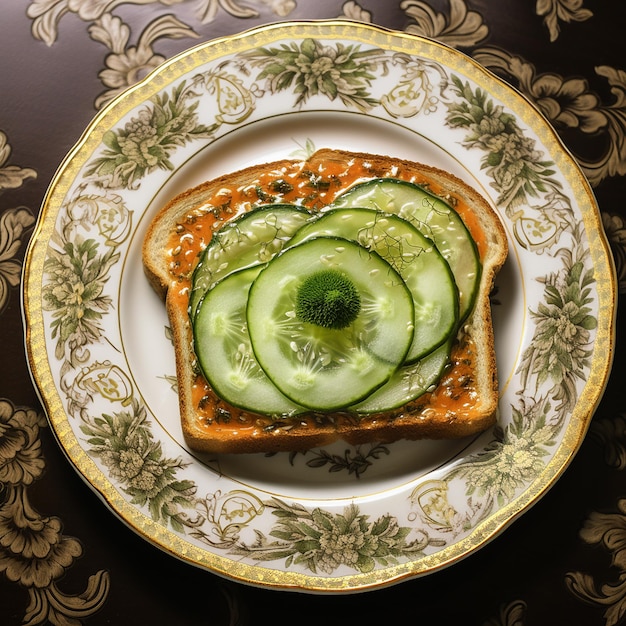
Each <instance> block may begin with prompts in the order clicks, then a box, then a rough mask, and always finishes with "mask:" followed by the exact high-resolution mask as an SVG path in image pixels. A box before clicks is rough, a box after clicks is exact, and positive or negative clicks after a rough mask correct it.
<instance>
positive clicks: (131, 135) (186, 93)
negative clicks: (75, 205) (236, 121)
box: [86, 81, 217, 189]
mask: <svg viewBox="0 0 626 626" xmlns="http://www.w3.org/2000/svg"><path fill="white" fill-rule="evenodd" d="M196 95H197V94H195V92H194V91H193V90H191V89H187V88H186V83H185V82H184V81H183V82H181V83H180V84H179V85H178V86H177V87H176V88H175V89H174V90H173V91H172V93H171V95H169V94H168V93H163V94H158V95H157V96H155V97H154V98H153V99H152V101H151V106H148V105H146V106H145V107H144V108H143V109H141V110H140V111H139V112H138V114H137V115H136V116H135V117H133V118H132V119H131V121H130V122H128V123H127V124H126V125H125V126H124V128H120V129H118V130H115V131H113V130H109V131H107V132H106V133H105V134H104V136H103V139H102V141H103V142H104V144H105V146H106V149H105V150H104V152H103V155H102V156H101V157H98V158H97V159H94V161H93V162H92V163H91V164H90V165H89V167H88V168H87V170H86V173H87V174H88V175H90V176H91V175H96V176H97V177H98V183H99V184H100V185H101V186H103V187H109V188H130V189H133V188H136V187H137V186H138V182H139V181H140V179H141V178H143V177H144V176H145V175H146V174H149V173H150V172H152V171H154V170H156V169H162V170H173V169H174V166H173V164H172V162H171V161H170V156H171V155H172V153H173V152H174V151H175V150H176V149H177V148H178V147H180V146H184V145H185V144H186V143H188V142H189V141H191V140H193V139H199V138H202V137H210V136H211V135H212V133H213V132H214V130H215V128H216V127H217V125H215V124H214V125H213V126H205V125H204V124H199V123H198V115H197V113H196V110H197V108H198V102H191V103H190V102H189V100H190V98H191V97H192V96H196Z"/></svg>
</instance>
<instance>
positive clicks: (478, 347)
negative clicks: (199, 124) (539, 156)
mask: <svg viewBox="0 0 626 626" xmlns="http://www.w3.org/2000/svg"><path fill="white" fill-rule="evenodd" d="M351 168H352V169H354V168H357V169H358V172H359V176H360V177H361V179H367V178H370V179H371V178H378V177H394V178H401V179H404V180H409V181H411V182H415V183H418V184H422V185H426V186H428V187H429V189H430V190H431V192H433V193H435V194H436V195H440V196H442V197H443V198H444V199H446V200H448V201H449V202H450V203H451V204H452V205H453V206H455V205H456V208H457V210H458V211H459V213H460V215H461V217H462V218H463V219H464V221H465V222H466V225H467V226H468V228H469V230H470V232H471V233H472V235H475V238H476V239H477V240H479V242H480V245H479V246H478V247H479V252H480V256H481V262H482V275H481V282H480V287H479V292H478V294H477V297H476V302H475V305H474V309H473V311H472V313H471V314H470V316H469V318H468V319H467V320H466V322H465V324H464V327H463V329H462V330H461V331H460V332H459V336H458V339H457V343H456V345H455V347H454V348H453V353H452V365H451V366H450V368H449V369H448V370H447V372H446V373H445V374H444V376H443V378H442V379H441V381H440V383H439V385H438V386H437V388H436V389H435V390H434V391H433V392H429V393H427V394H425V395H424V396H421V397H420V398H418V399H417V400H415V401H414V402H412V403H410V404H409V405H407V406H405V407H402V409H400V410H396V411H393V412H389V413H386V414H381V415H374V416H365V417H356V416H353V415H348V414H340V413H336V414H332V415H305V416H298V417H294V418H288V419H281V420H275V421H272V420H271V419H270V418H268V417H264V416H261V415H256V414H252V413H248V412H244V411H241V410H238V409H236V408H235V407H232V406H230V405H228V404H227V403H225V402H223V401H222V400H221V399H219V398H218V397H217V396H215V394H213V393H212V392H211V390H210V389H207V388H205V390H204V400H205V402H203V404H206V406H204V407H203V408H202V410H199V406H198V405H199V401H198V390H197V387H198V381H199V378H200V379H201V380H200V384H202V385H204V386H206V381H204V379H202V378H201V377H199V376H198V371H197V367H196V359H195V355H194V353H193V339H192V330H191V325H190V322H189V317H188V315H187V309H186V306H184V305H183V303H184V298H182V299H181V296H180V294H181V290H180V289H179V288H178V286H179V285H180V283H181V281H182V282H184V281H185V280H188V279H189V276H188V274H189V270H188V269H185V267H183V268H182V269H181V268H179V267H178V266H177V263H176V262H175V261H174V258H173V254H172V240H173V235H174V234H175V233H176V232H177V229H181V228H182V226H181V225H184V224H185V223H187V222H189V221H190V219H191V218H190V216H192V217H193V220H195V219H206V216H207V215H215V214H219V219H220V220H221V219H229V216H232V215H236V214H237V213H238V212H240V211H241V210H247V209H248V208H250V206H251V205H252V204H258V188H260V187H264V188H265V189H266V190H267V185H268V184H269V183H271V182H272V181H276V180H279V179H284V178H285V177H290V180H293V181H296V180H299V178H302V177H303V176H304V177H305V178H306V177H307V176H309V177H310V176H311V173H312V174H313V175H314V176H321V177H323V176H325V175H328V176H330V179H332V181H333V182H332V184H331V185H328V186H327V187H325V188H324V190H323V191H319V190H318V191H319V193H315V194H311V189H310V185H303V186H302V188H300V189H298V188H296V189H295V190H294V192H292V196H293V195H294V194H295V197H296V198H303V197H304V195H305V194H309V197H308V198H307V201H306V202H307V203H308V206H309V208H319V207H320V206H322V205H325V204H328V203H329V202H331V201H332V199H333V198H334V197H335V196H336V195H338V194H339V193H341V192H342V191H344V190H345V189H346V188H347V187H348V186H349V184H353V182H355V180H354V175H353V174H352V175H348V176H345V177H344V179H343V180H342V177H341V176H335V174H334V173H335V172H344V173H345V172H347V171H348V170H350V169H351ZM303 173H304V174H303ZM242 188H245V189H251V190H252V189H254V190H256V191H255V193H254V194H252V195H253V196H254V197H253V198H251V200H250V202H248V201H247V200H246V201H245V202H244V203H243V204H244V205H245V206H236V207H234V206H232V205H231V204H228V205H227V208H226V209H220V210H218V209H217V206H218V205H219V202H218V203H216V202H213V205H212V207H210V208H209V209H207V208H206V206H207V202H209V201H210V200H211V199H212V198H215V196H216V195H218V194H220V193H222V194H223V193H225V190H226V195H225V196H224V197H228V193H227V190H229V189H230V190H233V189H242ZM243 195H244V197H245V195H246V194H243ZM286 200H288V201H292V200H293V198H292V197H289V198H286ZM225 206H226V205H225ZM209 236H210V235H209ZM507 253H508V249H507V240H506V234H505V231H504V228H503V226H502V224H501V222H500V219H499V217H498V216H497V215H496V214H495V212H494V211H493V210H492V208H491V207H490V205H489V204H488V203H487V202H486V201H485V199H484V198H483V197H482V196H481V195H480V194H478V192H476V191H475V190H474V189H472V188H471V187H469V186H468V185H466V184H465V183H463V182H462V181H461V180H459V179H458V178H456V177H455V176H453V175H451V174H449V173H447V172H444V171H442V170H440V169H437V168H434V167H431V166H427V165H423V164H419V163H413V162H409V161H405V160H398V159H393V158H391V157H386V156H375V155H370V154H362V153H351V152H347V151H341V150H319V151H317V152H316V153H315V154H314V155H312V156H311V157H310V158H309V159H308V160H307V161H306V162H297V161H289V160H284V161H279V162H275V163H270V164H263V165H258V166H253V167H250V168H247V169H245V170H241V171H239V172H235V173H233V174H228V175H225V176H222V177H220V178H217V179H215V180H212V181H207V182H205V183H203V184H201V185H199V186H198V187H194V188H193V189H190V190H187V191H185V192H184V193H182V194H180V195H179V196H177V197H176V198H173V199H172V200H171V201H170V202H169V203H168V204H167V205H166V206H164V207H163V209H162V210H161V211H160V212H159V214H158V215H157V216H156V218H155V219H154V220H153V221H152V223H151V225H150V227H149V229H148V232H147V234H146V237H145V240H144V245H143V262H144V269H145V272H146V276H147V277H148V280H149V281H150V283H151V284H152V286H153V287H154V288H155V290H156V291H157V293H159V294H160V296H161V297H162V298H163V299H164V300H165V303H166V309H167V314H168V317H169V321H170V325H171V328H172V333H173V342H174V346H175V355H176V372H177V378H178V391H179V403H180V414H181V420H182V428H183V433H184V436H185V440H186V442H187V444H188V445H189V446H190V447H191V448H192V449H195V450H198V451H203V452H212V453H252V452H277V451H287V450H288V451H304V450H307V449H310V448H313V447H319V446H323V445H327V444H329V443H331V442H333V441H336V440H338V439H342V440H344V441H346V442H348V443H350V444H362V443H371V442H379V443H389V442H392V441H396V440H399V439H410V440H414V439H422V438H433V439H435V438H436V439H439V438H458V437H464V436H467V435H472V434H475V433H478V432H481V431H483V430H485V429H487V428H489V427H490V426H491V425H493V423H494V422H495V419H496V412H497V405H498V380H497V372H496V362H495V348H494V338H493V330H492V322H491V305H490V301H489V293H490V291H491V289H492V287H493V282H494V279H495V276H496V274H497V272H498V271H499V269H500V268H501V266H502V265H503V263H504V261H505V259H506V256H507ZM463 376H465V377H467V376H470V377H471V378H472V381H473V390H474V391H473V392H472V394H468V395H467V398H466V401H465V402H463V403H458V402H456V401H455V402H453V401H452V399H451V396H452V395H454V394H455V393H456V392H458V390H459V387H460V385H462V384H463V383H462V381H461V377H463ZM470 396H471V397H470Z"/></svg>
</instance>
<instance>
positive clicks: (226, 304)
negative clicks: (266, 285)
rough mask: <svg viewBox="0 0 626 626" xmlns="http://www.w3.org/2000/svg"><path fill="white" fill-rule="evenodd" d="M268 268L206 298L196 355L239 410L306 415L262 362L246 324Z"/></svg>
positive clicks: (243, 274) (239, 276)
mask: <svg viewBox="0 0 626 626" xmlns="http://www.w3.org/2000/svg"><path fill="white" fill-rule="evenodd" d="M262 267H263V266H261V265H257V266H253V267H251V268H247V269H243V270H239V271H238V272H234V273H232V274H229V275H228V276H227V277H226V278H224V279H222V280H221V281H220V282H218V283H217V284H216V285H215V286H214V287H213V288H212V289H211V290H209V291H208V292H207V294H206V296H205V297H204V298H203V299H202V301H201V303H200V306H199V307H198V311H197V314H196V317H195V320H194V324H193V335H194V351H195V353H196V356H197V357H198V364H199V365H200V369H201V370H202V373H203V374H204V377H205V378H206V379H207V381H208V383H209V384H210V385H211V387H212V388H213V389H214V391H215V393H217V394H218V395H219V396H220V397H221V398H222V399H223V400H225V401H226V402H229V403H230V404H232V405H233V406H236V407H239V408H242V409H246V410H250V411H254V412H256V413H263V414H266V415H275V416H284V415H294V414H297V413H299V412H302V410H303V409H302V407H299V406H298V405H296V404H295V403H293V402H292V401H291V400H289V399H288V398H286V397H285V396H284V395H283V394H282V393H281V392H280V391H279V390H278V389H277V388H276V386H275V385H274V384H273V383H272V381H271V380H270V379H269V378H268V377H267V376H266V374H265V372H264V371H263V369H262V368H261V367H260V366H259V364H258V363H257V360H256V358H255V356H254V352H253V350H252V345H251V344H250V336H249V334H248V328H247V323H246V307H247V304H248V291H249V290H250V285H251V284H252V281H254V279H255V278H256V277H257V275H258V274H259V272H260V271H261V269H262Z"/></svg>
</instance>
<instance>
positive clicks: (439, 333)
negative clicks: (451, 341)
mask: <svg viewBox="0 0 626 626" xmlns="http://www.w3.org/2000/svg"><path fill="white" fill-rule="evenodd" d="M328 235H335V236H337V237H343V238H345V239H351V240H354V241H356V242H357V243H359V244H360V245H362V246H363V247H364V248H367V249H368V250H374V251H375V252H377V253H378V254H380V256H381V257H382V258H383V259H385V261H387V262H388V263H389V264H390V265H391V266H392V267H393V268H394V269H395V270H396V271H397V272H398V274H400V276H402V279H403V280H404V282H405V283H406V286H407V287H408V288H409V291H410V292H411V295H412V296H413V305H414V310H415V332H414V334H413V343H412V344H411V348H410V349H409V353H408V354H407V357H406V361H407V362H408V363H411V362H414V361H416V360H417V359H419V358H421V357H422V356H424V355H426V354H428V353H429V352H432V351H433V350H434V349H435V348H437V347H438V346H440V345H441V344H442V343H443V342H444V341H445V340H446V339H447V338H448V337H449V336H450V335H451V334H452V333H453V332H455V331H456V328H457V323H458V316H459V293H458V289H457V287H456V283H455V282H454V276H453V275H452V272H451V271H450V266H449V265H448V263H447V262H446V260H445V259H444V258H443V257H442V256H441V254H440V253H439V251H438V250H437V248H436V247H435V245H434V244H433V242H432V241H431V240H430V239H427V238H426V237H424V235H422V233H421V232H420V231H419V230H417V228H415V226H413V225H412V224H410V223H409V222H408V221H406V220H404V219H402V218H401V217H399V216H397V215H392V214H389V213H382V212H380V211H376V210H374V209H363V208H350V209H334V210H330V211H327V212H325V213H323V214H322V215H321V217H320V218H319V219H317V220H315V221H314V222H309V223H307V224H305V225H304V226H303V227H302V228H300V230H298V232H297V233H296V234H295V235H294V236H293V238H292V239H291V241H290V242H289V244H288V246H289V247H291V246H293V245H297V244H298V243H301V242H302V241H304V240H306V239H311V238H312V237H315V236H328Z"/></svg>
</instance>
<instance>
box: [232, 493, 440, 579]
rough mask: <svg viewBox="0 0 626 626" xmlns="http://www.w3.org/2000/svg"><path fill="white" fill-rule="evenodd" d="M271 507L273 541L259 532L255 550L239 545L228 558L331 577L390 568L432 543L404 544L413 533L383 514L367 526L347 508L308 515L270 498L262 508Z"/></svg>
mask: <svg viewBox="0 0 626 626" xmlns="http://www.w3.org/2000/svg"><path fill="white" fill-rule="evenodd" d="M266 507H268V508H270V507H271V508H273V509H274V510H273V511H272V512H273V514H274V515H275V516H276V517H277V518H278V520H279V521H278V523H277V524H276V525H275V526H274V529H273V530H272V531H271V532H270V535H271V536H272V537H273V538H275V539H276V541H272V540H270V539H268V538H267V537H266V536H265V535H264V534H263V533H261V532H259V531H257V539H256V542H255V543H254V544H253V545H246V544H243V543H239V544H237V546H236V547H234V548H233V549H231V553H232V554H234V555H238V556H247V557H250V558H253V559H254V560H256V561H274V560H278V559H284V560H285V564H284V565H285V567H286V568H288V567H293V566H294V565H300V566H304V567H305V568H306V569H308V570H309V571H311V572H313V573H318V572H323V573H326V574H332V573H333V572H335V570H337V569H338V568H339V567H342V566H343V567H348V568H350V569H353V570H357V571H359V572H371V571H372V570H373V569H374V568H375V567H376V566H377V565H380V566H383V567H386V566H389V565H394V564H396V563H398V562H399V560H400V559H415V558H417V557H419V556H422V555H423V551H424V549H425V548H426V547H427V546H428V545H430V544H431V543H433V542H431V541H430V540H429V539H428V537H427V536H426V535H423V534H420V535H419V537H418V539H416V540H415V541H411V542H408V541H407V536H408V534H409V533H410V532H411V530H412V529H411V528H408V527H401V526H399V525H398V521H397V519H396V518H395V517H392V516H390V515H383V516H381V517H380V518H378V519H377V520H376V521H374V522H371V521H370V520H369V516H368V515H363V514H362V513H361V512H360V510H359V507H358V506H356V505H354V504H351V505H349V506H347V507H346V508H345V509H344V511H343V513H342V514H332V513H330V512H328V511H324V510H322V509H320V508H315V509H313V510H312V511H309V510H308V509H305V508H304V507H303V506H301V505H298V504H291V505H289V504H286V503H285V502H282V501H281V500H279V499H277V498H274V499H272V501H271V502H268V503H266Z"/></svg>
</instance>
